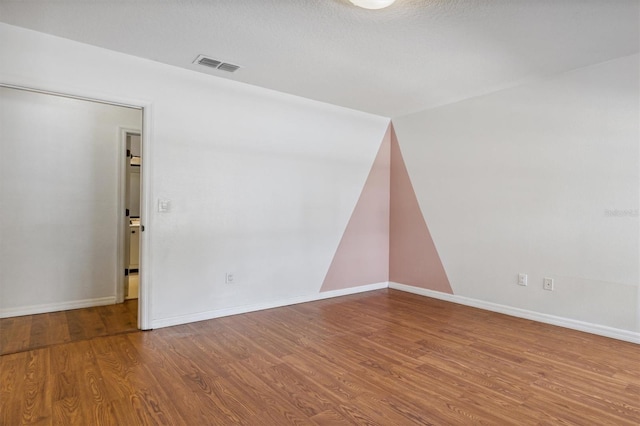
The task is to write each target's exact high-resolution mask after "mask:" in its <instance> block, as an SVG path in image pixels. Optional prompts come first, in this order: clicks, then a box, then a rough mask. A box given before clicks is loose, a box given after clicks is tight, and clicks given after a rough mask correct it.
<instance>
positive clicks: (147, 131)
mask: <svg viewBox="0 0 640 426" xmlns="http://www.w3.org/2000/svg"><path fill="white" fill-rule="evenodd" d="M12 80H13V81H12ZM0 87H8V88H12V89H19V90H27V91H30V92H36V93H43V94H47V95H54V96H62V97H65V98H71V99H78V100H84V101H90V102H98V103H102V104H108V105H115V106H120V107H127V108H134V109H139V110H141V111H142V126H141V129H138V131H139V132H140V131H141V134H142V141H141V142H142V143H141V151H142V153H144V156H145V160H144V162H143V165H142V166H141V170H140V181H141V184H140V218H141V222H140V225H141V230H142V226H144V227H145V231H144V232H140V271H141V274H140V276H139V280H140V287H139V296H138V328H140V329H142V330H151V328H152V319H153V316H152V313H151V312H152V306H151V301H152V297H151V295H152V292H151V290H152V289H151V286H152V280H151V272H152V271H151V269H150V268H149V265H150V264H151V261H150V259H151V244H150V236H151V235H150V234H151V232H150V229H149V222H150V218H151V217H150V214H151V213H152V212H153V209H152V207H151V206H152V202H151V200H152V199H151V195H152V194H153V190H152V181H151V168H152V166H153V162H152V161H151V158H152V157H151V151H152V144H151V128H152V117H153V113H152V111H153V103H152V102H151V101H147V100H140V99H127V98H120V97H112V96H107V95H105V94H104V93H102V92H91V91H87V90H84V89H83V90H80V91H78V89H77V88H75V87H73V88H72V87H47V84H44V85H38V84H34V83H33V82H31V81H24V79H21V78H20V77H15V76H14V77H8V76H4V75H3V76H2V81H0ZM118 195H119V196H120V194H118ZM121 229H122V228H121V227H120V228H119V229H118V235H120V234H121V233H122V232H120V231H121ZM119 255H120V253H118V256H119ZM118 259H120V258H118ZM122 261H124V258H123V259H122ZM116 263H119V261H118V262H116ZM122 270H123V269H119V274H118V277H119V276H120V274H121V273H122ZM116 281H117V283H116V286H117V285H118V284H119V280H116Z"/></svg>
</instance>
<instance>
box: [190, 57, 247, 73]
mask: <svg viewBox="0 0 640 426" xmlns="http://www.w3.org/2000/svg"><path fill="white" fill-rule="evenodd" d="M193 63H194V64H199V65H204V66H205V67H210V68H215V69H218V70H220V71H226V72H235V71H237V70H238V69H240V65H235V64H230V63H228V62H222V61H219V60H217V59H213V58H209V57H207V56H204V55H200V56H198V57H197V58H196V60H195V61H193Z"/></svg>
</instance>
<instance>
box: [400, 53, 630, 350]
mask: <svg viewBox="0 0 640 426" xmlns="http://www.w3.org/2000/svg"><path fill="white" fill-rule="evenodd" d="M639 76H640V67H639V56H638V55H632V56H628V57H623V58H619V59H616V60H613V61H609V62H605V63H601V64H597V65H594V66H590V67H586V68H581V69H578V70H575V71H572V72H568V73H565V74H562V75H557V76H554V77H551V78H548V79H546V80H543V81H538V82H536V83H532V84H527V85H524V86H521V87H517V88H514V89H510V90H504V91H500V92H496V93H493V94H489V95H486V96H481V97H477V98H473V99H469V100H465V101H462V102H458V103H455V104H451V105H446V106H442V107H439V108H434V109H430V110H426V111H422V112H418V113H415V114H411V115H407V116H403V117H397V118H394V119H393V123H394V126H395V129H396V133H397V136H398V141H399V146H400V149H401V150H402V153H403V156H404V161H405V163H406V167H407V170H408V174H409V176H410V178H411V181H412V184H413V188H414V189H415V192H416V194H417V199H418V202H419V205H420V209H421V211H422V213H423V215H424V219H425V222H426V223H427V224H428V226H429V230H430V232H431V236H432V237H433V240H434V242H435V246H436V247H437V250H438V253H439V255H440V259H441V260H442V263H443V265H444V269H445V271H446V274H447V276H448V278H449V281H450V284H451V288H452V290H453V293H454V295H456V296H458V297H462V298H466V299H468V300H475V301H482V302H486V303H487V304H496V305H500V306H506V307H509V308H513V310H518V309H521V310H526V311H528V312H535V313H540V314H544V315H550V316H554V317H558V318H566V319H571V320H575V321H579V322H584V323H586V324H595V325H598V326H602V327H605V328H606V327H610V328H612V329H618V330H627V331H631V332H636V333H637V332H638V331H640V296H639V290H638V289H639V262H640V252H639V248H638V246H639V244H638V242H639V235H640V234H639V225H638V222H639V218H638V208H639V195H640V186H639V182H640V161H639V141H640V131H639V117H640V109H639V105H638V104H639V99H640V97H639ZM392 174H393V173H392ZM392 191H393V189H392ZM392 209H393V206H392ZM392 212H393V210H392ZM392 251H393V250H392ZM518 273H526V274H528V286H526V287H522V286H519V285H517V277H518ZM545 277H549V278H553V279H554V284H555V290H554V291H545V290H543V288H542V283H543V278H545ZM391 281H393V279H392V280H391ZM637 336H638V335H637V334H636V339H637Z"/></svg>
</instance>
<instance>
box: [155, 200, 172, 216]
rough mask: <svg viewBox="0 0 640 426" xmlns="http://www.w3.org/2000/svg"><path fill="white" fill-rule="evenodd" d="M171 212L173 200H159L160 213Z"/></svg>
mask: <svg viewBox="0 0 640 426" xmlns="http://www.w3.org/2000/svg"><path fill="white" fill-rule="evenodd" d="M170 211H171V200H163V199H162V198H159V199H158V213H168V212H170Z"/></svg>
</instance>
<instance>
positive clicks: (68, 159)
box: [0, 87, 142, 315]
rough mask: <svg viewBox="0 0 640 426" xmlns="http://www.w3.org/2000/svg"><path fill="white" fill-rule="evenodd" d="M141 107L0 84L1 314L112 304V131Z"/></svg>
mask: <svg viewBox="0 0 640 426" xmlns="http://www.w3.org/2000/svg"><path fill="white" fill-rule="evenodd" d="M141 125H142V114H141V111H140V110H135V109H131V108H124V107H115V106H112V105H105V104H99V103H95V102H87V101H80V100H74V99H67V98H62V97H58V96H52V95H44V94H38V93H33V92H27V91H23V90H15V89H9V88H1V87H0V181H1V182H2V183H1V184H0V206H2V213H1V215H0V218H1V220H0V236H1V238H0V313H2V314H3V315H12V314H25V313H33V312H40V311H51V310H58V309H60V308H63V307H65V308H72V307H79V306H85V305H93V304H104V303H113V302H114V301H115V290H116V282H117V277H116V253H117V249H118V246H117V244H118V234H117V231H116V230H117V229H118V210H117V209H116V208H117V205H118V196H119V192H118V182H119V180H118V174H117V171H118V160H119V157H118V153H119V152H122V147H120V145H121V144H122V142H121V140H120V131H119V129H120V127H127V128H140V127H141Z"/></svg>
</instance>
